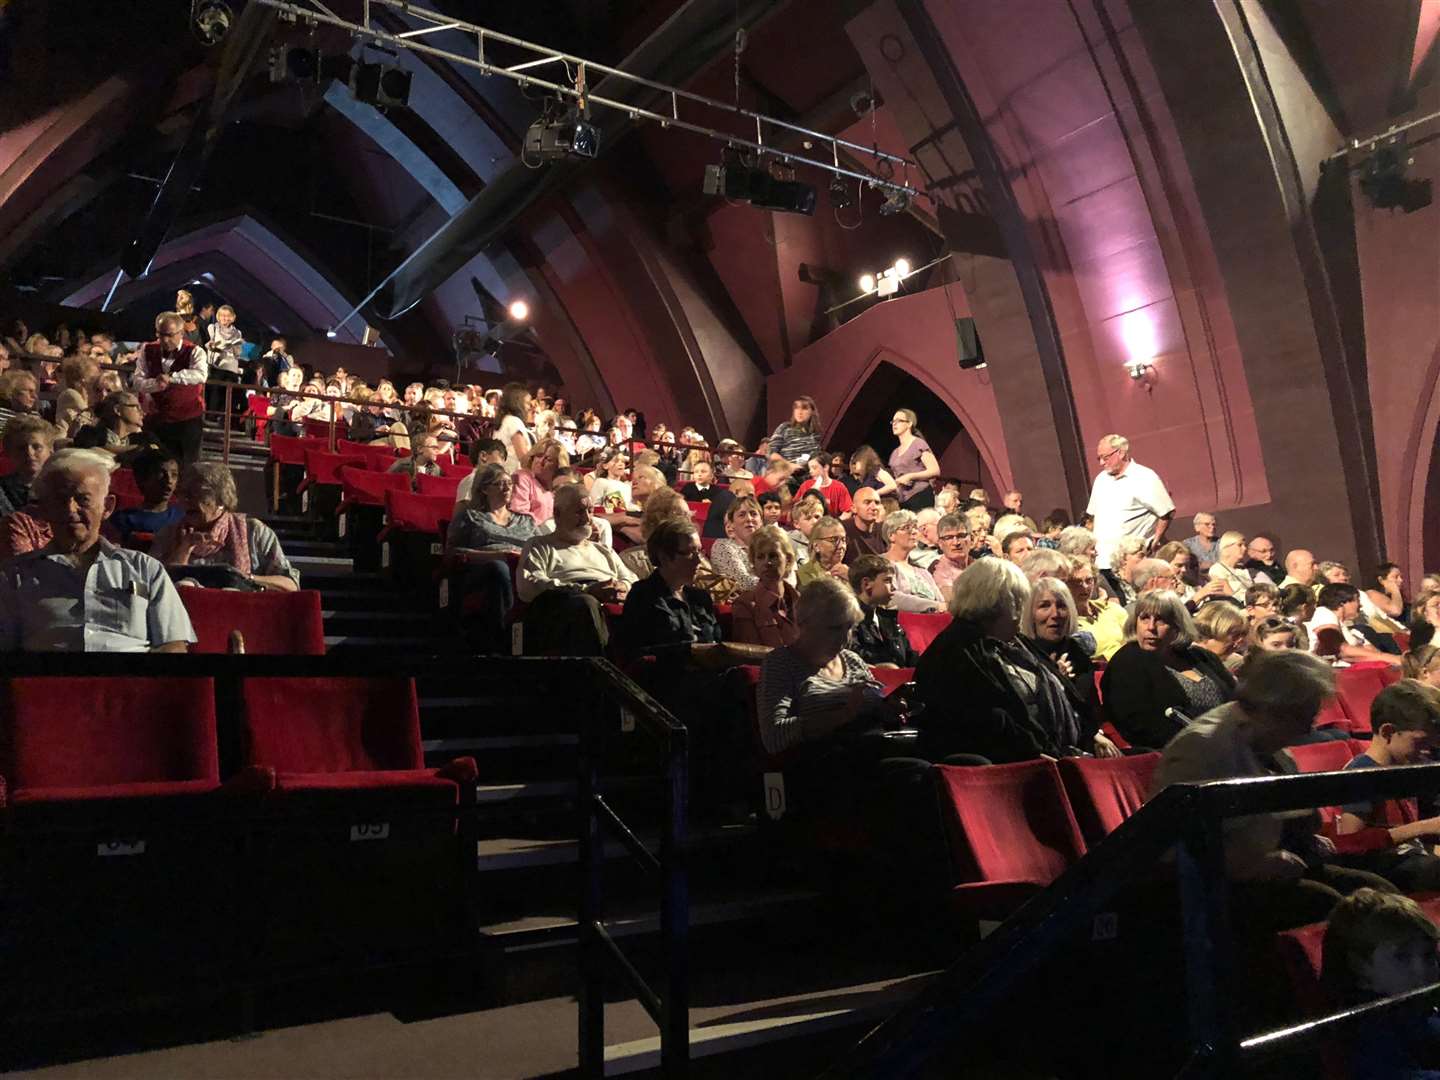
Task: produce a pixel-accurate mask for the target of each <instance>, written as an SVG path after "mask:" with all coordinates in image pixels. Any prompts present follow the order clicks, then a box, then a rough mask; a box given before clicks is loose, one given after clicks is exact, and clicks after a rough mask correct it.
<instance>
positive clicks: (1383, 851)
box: [1335, 679, 1440, 892]
mask: <svg viewBox="0 0 1440 1080" xmlns="http://www.w3.org/2000/svg"><path fill="white" fill-rule="evenodd" d="M1370 728H1371V730H1372V731H1373V732H1374V735H1373V736H1372V737H1371V739H1370V745H1369V746H1367V747H1366V748H1365V750H1364V752H1363V753H1360V754H1356V755H1355V757H1353V758H1352V759H1351V760H1350V764H1348V765H1346V766H1345V767H1346V768H1347V769H1375V768H1385V767H1388V766H1390V765H1422V764H1426V763H1428V762H1429V760H1430V751H1431V750H1432V749H1433V748H1434V746H1435V745H1436V743H1437V741H1440V690H1436V689H1435V688H1434V687H1431V686H1426V685H1423V684H1421V683H1419V682H1416V681H1414V680H1411V679H1406V680H1403V681H1402V682H1398V683H1396V684H1395V685H1394V686H1387V687H1386V688H1385V689H1384V690H1382V691H1380V693H1379V694H1378V695H1376V697H1375V700H1374V701H1372V702H1371V703H1370ZM1335 832H1336V834H1337V835H1339V836H1350V835H1355V834H1359V833H1364V834H1365V835H1364V837H1363V838H1359V839H1363V840H1365V841H1368V842H1367V843H1365V844H1364V846H1365V848H1366V850H1365V851H1364V853H1363V854H1356V855H1348V856H1345V857H1344V859H1343V862H1344V865H1346V866H1353V867H1355V868H1356V869H1358V870H1369V871H1370V872H1371V873H1374V874H1379V875H1380V876H1381V877H1383V878H1384V879H1385V880H1386V881H1389V882H1391V883H1392V884H1394V885H1397V886H1398V887H1399V888H1400V889H1402V890H1403V891H1405V892H1437V891H1440V856H1437V855H1436V854H1435V852H1434V850H1433V845H1434V844H1435V843H1436V842H1437V839H1440V817H1427V818H1422V817H1421V816H1420V810H1419V804H1418V803H1417V801H1416V800H1415V799H1413V798H1409V799H1385V800H1383V801H1381V802H1378V803H1361V804H1358V805H1352V806H1346V807H1345V808H1344V810H1343V812H1342V813H1341V815H1340V817H1339V819H1338V820H1337V821H1336V822H1335ZM1372 845H1373V846H1372Z"/></svg>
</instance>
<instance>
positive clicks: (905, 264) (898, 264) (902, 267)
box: [895, 259, 910, 278]
mask: <svg viewBox="0 0 1440 1080" xmlns="http://www.w3.org/2000/svg"><path fill="white" fill-rule="evenodd" d="M909 273H910V260H909V259H896V260H895V276H896V277H902V278H903V277H905V276H906V275H908V274H909Z"/></svg>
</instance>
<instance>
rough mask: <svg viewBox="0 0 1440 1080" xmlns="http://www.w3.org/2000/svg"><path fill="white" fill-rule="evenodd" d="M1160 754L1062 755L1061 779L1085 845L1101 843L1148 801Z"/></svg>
mask: <svg viewBox="0 0 1440 1080" xmlns="http://www.w3.org/2000/svg"><path fill="white" fill-rule="evenodd" d="M1159 764H1160V755H1159V754H1132V755H1130V756H1128V757H1118V758H1062V759H1061V760H1060V761H1059V762H1058V765H1059V767H1060V778H1061V780H1062V781H1063V782H1064V784H1065V793H1066V795H1068V796H1069V798H1070V808H1071V810H1073V811H1074V813H1075V821H1076V823H1077V824H1078V825H1079V826H1080V833H1081V835H1082V836H1084V837H1085V843H1086V844H1098V843H1099V842H1100V841H1101V840H1103V839H1105V837H1107V836H1109V835H1110V834H1111V833H1112V832H1114V831H1115V830H1116V829H1118V828H1119V827H1120V824H1121V823H1122V822H1123V821H1124V820H1125V819H1126V818H1128V817H1129V816H1130V815H1131V814H1133V813H1135V811H1136V810H1139V809H1140V807H1141V806H1143V805H1144V804H1145V793H1146V792H1147V791H1149V790H1150V781H1151V780H1152V779H1153V778H1154V776H1155V769H1156V767H1157V766H1159Z"/></svg>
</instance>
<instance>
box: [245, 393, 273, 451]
mask: <svg viewBox="0 0 1440 1080" xmlns="http://www.w3.org/2000/svg"><path fill="white" fill-rule="evenodd" d="M245 417H246V419H247V420H253V421H254V422H255V438H257V439H260V440H262V441H263V440H264V438H265V429H266V428H267V427H269V426H270V399H269V398H268V397H266V396H265V395H264V394H251V395H250V397H249V398H247V399H246V401H245Z"/></svg>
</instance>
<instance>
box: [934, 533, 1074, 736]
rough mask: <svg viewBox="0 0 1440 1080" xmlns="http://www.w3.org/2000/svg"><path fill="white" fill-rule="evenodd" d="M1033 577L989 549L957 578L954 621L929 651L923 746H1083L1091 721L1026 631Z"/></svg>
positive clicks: (952, 600)
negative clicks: (1084, 726)
mask: <svg viewBox="0 0 1440 1080" xmlns="http://www.w3.org/2000/svg"><path fill="white" fill-rule="evenodd" d="M1030 603H1031V588H1030V582H1029V581H1028V580H1026V578H1025V575H1024V573H1023V572H1022V571H1021V570H1020V568H1019V567H1018V566H1016V565H1015V564H1014V563H1012V562H1010V561H1009V560H1007V559H981V560H980V561H978V562H975V563H972V564H971V565H970V566H969V567H968V568H966V570H965V572H964V573H962V574H961V575H960V576H959V577H958V578H956V579H955V586H954V588H953V589H952V590H951V592H950V614H951V616H953V621H952V622H951V623H950V625H949V626H948V627H946V628H945V629H944V630H943V631H941V632H940V635H939V636H938V637H937V638H936V639H935V640H934V641H933V642H932V643H931V645H930V647H929V648H928V649H926V650H925V652H924V653H923V654H921V657H920V663H919V665H918V666H917V667H916V669H915V689H916V695H917V697H918V698H919V700H920V701H922V702H923V703H924V704H925V707H926V712H925V731H924V740H923V743H922V745H923V748H924V750H925V751H926V755H925V756H927V757H930V758H931V760H934V761H940V760H943V759H945V758H947V757H950V756H951V755H954V754H957V753H965V754H978V755H980V756H982V757H985V758H988V759H989V760H990V761H993V762H1005V761H1026V760H1029V759H1031V758H1037V757H1041V756H1046V755H1048V756H1050V757H1069V756H1073V755H1075V754H1078V753H1080V752H1081V749H1080V747H1081V739H1082V734H1081V721H1080V717H1079V716H1077V715H1076V711H1075V707H1074V705H1073V704H1072V703H1071V700H1070V697H1069V695H1068V692H1067V690H1066V688H1065V685H1064V683H1063V681H1062V677H1061V676H1060V675H1059V673H1058V672H1057V671H1056V670H1055V668H1054V667H1053V665H1052V664H1050V663H1049V662H1048V661H1046V660H1043V659H1042V658H1041V657H1040V656H1039V655H1038V654H1037V653H1036V652H1035V651H1034V650H1032V649H1031V648H1030V647H1028V646H1027V645H1026V643H1025V641H1024V639H1022V638H1020V637H1018V632H1019V629H1020V623H1021V620H1022V619H1023V618H1024V617H1025V612H1026V609H1027V608H1029V606H1030Z"/></svg>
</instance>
